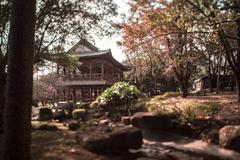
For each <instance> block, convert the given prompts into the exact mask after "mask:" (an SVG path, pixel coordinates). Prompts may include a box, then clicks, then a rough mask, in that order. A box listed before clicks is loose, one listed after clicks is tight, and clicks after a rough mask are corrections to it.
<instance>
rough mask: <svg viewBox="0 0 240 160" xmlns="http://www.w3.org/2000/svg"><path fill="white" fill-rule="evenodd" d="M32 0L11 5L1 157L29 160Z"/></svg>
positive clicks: (9, 159) (8, 159) (33, 16)
mask: <svg viewBox="0 0 240 160" xmlns="http://www.w3.org/2000/svg"><path fill="white" fill-rule="evenodd" d="M35 11H36V1H35V0H21V1H19V0H13V1H12V6H11V18H10V34H9V54H8V77H7V87H6V88H7V89H6V112H5V113H6V114H5V120H6V121H5V123H4V125H5V134H4V135H5V143H4V158H3V159H4V160H30V159H31V158H30V142H31V106H32V83H33V60H34V33H35Z"/></svg>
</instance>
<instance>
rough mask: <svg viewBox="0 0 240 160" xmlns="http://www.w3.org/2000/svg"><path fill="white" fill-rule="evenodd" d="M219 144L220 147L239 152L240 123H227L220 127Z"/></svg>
mask: <svg viewBox="0 0 240 160" xmlns="http://www.w3.org/2000/svg"><path fill="white" fill-rule="evenodd" d="M219 144H220V146H221V147H224V148H228V149H233V150H236V151H238V152H240V125H229V126H225V127H223V128H221V129H220V131H219Z"/></svg>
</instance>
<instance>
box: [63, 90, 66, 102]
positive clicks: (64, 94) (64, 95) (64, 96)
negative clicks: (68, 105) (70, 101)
mask: <svg viewBox="0 0 240 160" xmlns="http://www.w3.org/2000/svg"><path fill="white" fill-rule="evenodd" d="M65 100H66V92H65V90H63V101H65Z"/></svg>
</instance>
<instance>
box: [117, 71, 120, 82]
mask: <svg viewBox="0 0 240 160" xmlns="http://www.w3.org/2000/svg"><path fill="white" fill-rule="evenodd" d="M117 74H118V81H121V75H120V73H119V72H118V73H117Z"/></svg>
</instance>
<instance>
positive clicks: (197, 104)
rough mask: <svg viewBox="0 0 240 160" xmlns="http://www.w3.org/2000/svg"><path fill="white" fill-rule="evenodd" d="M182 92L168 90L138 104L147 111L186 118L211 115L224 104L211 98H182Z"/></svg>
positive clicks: (218, 110)
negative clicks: (201, 99) (204, 99)
mask: <svg viewBox="0 0 240 160" xmlns="http://www.w3.org/2000/svg"><path fill="white" fill-rule="evenodd" d="M180 96H181V93H180V92H166V93H164V94H163V95H159V96H155V97H152V98H149V99H144V100H142V101H140V102H138V103H137V104H136V107H137V106H141V107H142V108H146V109H147V111H150V112H156V113H159V114H169V115H170V114H171V115H177V116H181V118H186V119H191V120H193V119H197V118H204V117H211V116H214V115H215V114H217V113H219V112H220V111H221V110H222V108H223V107H222V104H221V103H219V102H217V101H213V100H209V101H198V100H197V99H194V98H193V99H191V98H190V99H188V98H181V97H180Z"/></svg>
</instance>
